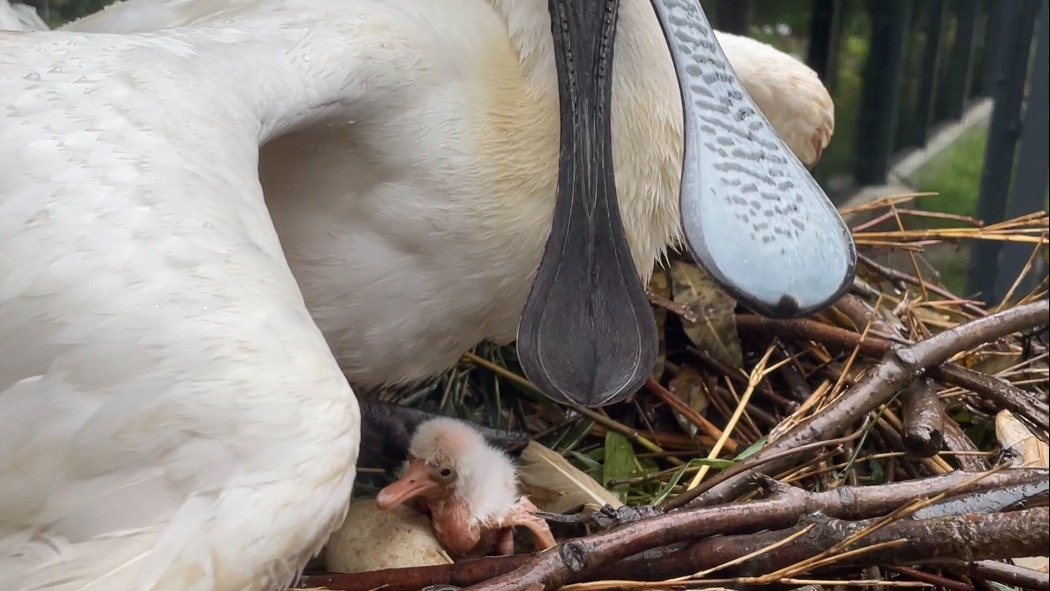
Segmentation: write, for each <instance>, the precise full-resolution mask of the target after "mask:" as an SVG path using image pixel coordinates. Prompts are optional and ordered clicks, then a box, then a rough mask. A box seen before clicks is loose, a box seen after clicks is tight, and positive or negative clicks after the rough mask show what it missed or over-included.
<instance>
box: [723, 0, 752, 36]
mask: <svg viewBox="0 0 1050 591" xmlns="http://www.w3.org/2000/svg"><path fill="white" fill-rule="evenodd" d="M750 25H751V2H750V0H719V2H718V28H719V30H722V31H725V32H726V33H733V34H734V35H747V34H748V33H749V32H750V31H749V30H748V29H749V28H750Z"/></svg>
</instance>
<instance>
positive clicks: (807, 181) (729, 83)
mask: <svg viewBox="0 0 1050 591" xmlns="http://www.w3.org/2000/svg"><path fill="white" fill-rule="evenodd" d="M651 1H652V4H653V7H654V9H655V10H656V13H657V16H658V17H659V19H660V25H661V26H662V27H663V30H664V36H665V38H666V39H667V45H668V48H669V49H670V51H671V57H672V59H673V60H674V64H675V71H676V72H677V74H678V83H679V86H680V88H681V93H682V106H683V115H684V119H685V122H684V123H685V125H684V127H683V131H684V134H685V148H684V152H683V165H682V187H681V210H682V230H683V233H684V235H685V239H686V242H687V244H688V246H689V248H690V250H691V251H692V252H693V255H694V256H695V257H696V258H697V260H698V262H699V263H700V264H701V265H703V266H704V267H705V268H706V269H707V271H708V272H709V273H711V275H712V276H713V277H714V278H715V280H716V281H718V282H719V283H720V284H722V286H723V287H724V288H725V289H726V290H727V291H728V292H729V293H730V294H732V295H733V296H734V297H736V298H737V300H738V301H740V302H742V303H744V304H745V305H747V306H748V307H750V308H752V309H753V310H755V311H756V312H759V313H760V314H763V315H766V316H771V317H777V318H790V317H795V316H802V315H805V314H809V313H811V312H814V311H816V310H820V309H822V308H825V307H827V306H829V305H831V303H833V302H834V301H835V300H837V299H838V298H839V297H840V296H842V294H843V293H845V291H846V290H847V289H848V288H849V286H850V284H851V283H852V282H853V278H854V276H855V274H856V257H857V253H856V247H855V246H854V244H853V238H852V236H851V235H850V232H849V229H848V228H847V227H846V224H845V223H844V222H843V221H842V218H841V217H840V216H839V214H838V212H837V211H836V210H835V207H834V206H833V205H832V204H831V201H829V200H828V197H827V195H825V193H824V191H823V189H821V188H820V185H818V184H817V182H816V181H815V180H814V179H813V177H812V176H811V175H810V174H809V171H808V170H806V168H805V166H803V165H802V163H801V162H800V161H799V160H798V158H796V157H795V155H794V154H793V153H792V152H791V150H790V149H789V148H788V147H787V145H785V144H784V142H783V140H781V139H780V136H779V135H777V132H776V131H775V130H774V129H773V126H772V125H770V123H769V121H767V120H766V118H765V116H764V115H762V113H761V111H759V110H758V107H757V106H756V105H755V103H754V101H753V100H752V99H751V97H750V96H749V95H748V94H747V91H746V90H744V87H743V85H741V83H740V79H739V78H738V77H737V75H736V73H735V72H734V71H733V69H732V67H731V66H730V65H729V60H728V59H727V58H726V55H725V53H724V52H723V51H722V48H721V47H720V46H719V44H718V42H717V41H716V40H715V36H714V32H713V31H712V29H711V25H710V23H709V22H708V20H707V16H706V15H705V14H704V11H703V9H702V8H701V7H700V4H699V2H698V1H697V0H651Z"/></svg>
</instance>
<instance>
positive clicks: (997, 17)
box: [981, 0, 1003, 96]
mask: <svg viewBox="0 0 1050 591" xmlns="http://www.w3.org/2000/svg"><path fill="white" fill-rule="evenodd" d="M1000 2H1002V0H986V3H987V10H988V21H987V24H986V25H985V28H984V47H983V48H982V54H983V56H984V57H983V59H982V61H981V96H990V95H991V94H992V90H993V89H994V88H995V59H996V57H995V52H996V51H998V49H999V47H1000V46H1001V45H1002V43H1001V35H1000V31H1001V29H1002V20H1003V11H1002V10H1001V8H1000V7H999V3H1000Z"/></svg>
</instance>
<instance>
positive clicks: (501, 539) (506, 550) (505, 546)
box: [496, 527, 514, 556]
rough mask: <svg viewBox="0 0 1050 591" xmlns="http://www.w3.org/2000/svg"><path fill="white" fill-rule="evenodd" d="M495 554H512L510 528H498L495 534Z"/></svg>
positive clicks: (512, 533) (512, 543)
mask: <svg viewBox="0 0 1050 591" xmlns="http://www.w3.org/2000/svg"><path fill="white" fill-rule="evenodd" d="M496 554H498V555H500V556H510V555H511V554H514V529H513V528H510V527H504V528H500V529H499V530H498V531H497V532H496Z"/></svg>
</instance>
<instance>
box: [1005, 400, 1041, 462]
mask: <svg viewBox="0 0 1050 591" xmlns="http://www.w3.org/2000/svg"><path fill="white" fill-rule="evenodd" d="M995 436H996V438H997V439H998V440H999V445H1001V446H1002V448H1003V451H1005V452H1007V453H1008V454H1010V455H1012V456H1013V457H1015V458H1017V460H1016V461H1015V462H1014V465H1015V466H1017V467H1018V468H1047V467H1048V457H1050V446H1048V445H1047V444H1046V443H1044V442H1042V441H1040V440H1039V438H1038V437H1036V436H1035V435H1033V434H1032V432H1031V431H1029V430H1028V427H1025V426H1024V423H1022V422H1021V421H1019V420H1017V418H1016V417H1014V415H1013V414H1012V413H1011V412H1010V411H1008V410H1004V411H1000V412H999V414H997V415H995Z"/></svg>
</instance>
